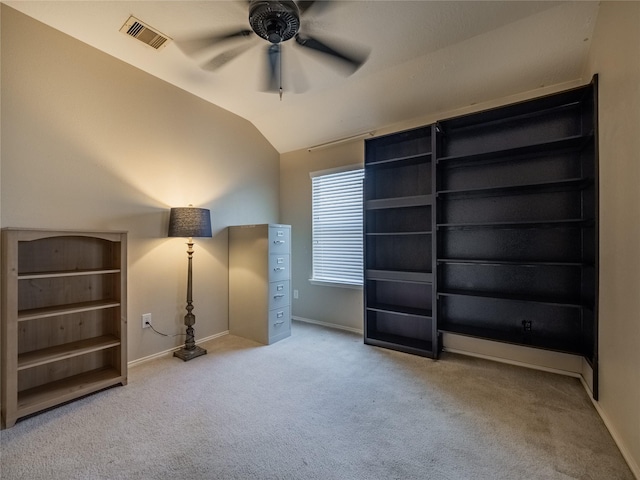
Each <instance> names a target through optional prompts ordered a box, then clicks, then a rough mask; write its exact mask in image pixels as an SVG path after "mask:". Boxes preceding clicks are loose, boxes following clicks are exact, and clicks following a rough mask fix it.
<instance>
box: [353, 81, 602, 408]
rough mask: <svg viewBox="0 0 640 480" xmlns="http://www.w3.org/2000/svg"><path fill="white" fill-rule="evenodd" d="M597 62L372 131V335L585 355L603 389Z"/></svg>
mask: <svg viewBox="0 0 640 480" xmlns="http://www.w3.org/2000/svg"><path fill="white" fill-rule="evenodd" d="M597 117H598V115H597V76H596V77H594V79H593V81H592V82H591V83H590V84H589V85H586V86H584V87H579V88H575V89H571V90H567V91H564V92H560V93H557V94H553V95H549V96H545V97H540V98H536V99H533V100H529V101H525V102H521V103H517V104H512V105H507V106H504V107H499V108H494V109H491V110H486V111H482V112H478V113H474V114H470V115H465V116H460V117H455V118H450V119H445V120H441V121H438V122H436V123H435V124H434V125H431V126H425V127H421V128H417V129H413V130H409V131H405V132H399V133H395V134H391V135H387V136H383V137H378V138H374V139H371V140H367V141H366V143H365V202H364V210H365V288H364V298H365V325H364V330H365V342H366V343H368V344H373V345H379V346H384V347H389V348H395V349H398V350H402V351H406V352H409V353H418V354H421V355H426V356H432V357H436V356H437V355H438V351H439V348H440V345H441V342H440V338H439V335H440V334H441V333H443V332H450V333H455V334H459V335H467V336H473V337H479V338H484V339H489V340H494V341H500V342H508V343H513V344H518V345H526V346H530V347H536V348H542V349H549V350H554V351H559V352H566V353H570V354H574V355H581V356H584V357H585V358H586V359H587V360H588V362H589V363H590V364H591V366H592V368H593V371H594V394H595V395H596V396H597V349H598V346H597V331H598V326H597V324H598V319H597V310H598V305H597V301H598V144H597V140H598V132H597Z"/></svg>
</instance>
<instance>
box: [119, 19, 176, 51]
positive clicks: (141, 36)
mask: <svg viewBox="0 0 640 480" xmlns="http://www.w3.org/2000/svg"><path fill="white" fill-rule="evenodd" d="M120 31H121V32H122V33H126V34H127V35H129V36H131V37H133V38H137V39H138V40H140V41H141V42H142V43H144V44H146V45H149V46H150V47H152V48H155V49H156V50H160V49H161V48H163V47H164V46H166V45H167V44H168V43H169V42H170V41H171V39H170V38H169V37H167V36H166V35H163V34H162V33H160V32H158V31H157V30H154V29H153V28H151V27H150V26H149V25H147V24H146V23H144V22H141V21H140V20H138V19H137V18H136V17H134V16H131V17H129V20H127V21H126V22H125V23H124V25H122V28H121V29H120Z"/></svg>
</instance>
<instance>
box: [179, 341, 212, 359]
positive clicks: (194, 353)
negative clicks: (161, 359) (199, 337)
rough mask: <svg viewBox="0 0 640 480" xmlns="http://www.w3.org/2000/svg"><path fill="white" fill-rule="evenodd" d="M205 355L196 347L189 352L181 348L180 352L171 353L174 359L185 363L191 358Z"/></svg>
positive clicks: (204, 351) (202, 350)
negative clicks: (176, 358)
mask: <svg viewBox="0 0 640 480" xmlns="http://www.w3.org/2000/svg"><path fill="white" fill-rule="evenodd" d="M206 354H207V351H206V350H205V349H204V348H202V347H198V346H197V345H196V346H195V347H194V348H192V349H191V350H187V349H186V348H181V349H180V350H177V351H175V352H173V356H174V357H178V358H181V359H182V360H184V361H185V362H188V361H189V360H191V359H192V358H196V357H199V356H201V355H206Z"/></svg>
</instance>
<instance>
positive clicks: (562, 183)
mask: <svg viewBox="0 0 640 480" xmlns="http://www.w3.org/2000/svg"><path fill="white" fill-rule="evenodd" d="M589 185H593V178H568V179H564V180H555V181H552V182H540V183H528V184H521V185H506V186H500V187H487V188H469V189H465V190H440V191H439V192H437V193H436V195H437V196H438V197H468V196H474V197H482V196H495V195H501V194H510V195H513V194H526V193H532V192H534V193H535V192H549V191H554V190H555V191H564V190H569V189H581V188H586V187H588V186H589Z"/></svg>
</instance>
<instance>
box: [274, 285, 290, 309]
mask: <svg viewBox="0 0 640 480" xmlns="http://www.w3.org/2000/svg"><path fill="white" fill-rule="evenodd" d="M286 305H291V298H290V295H289V280H283V281H281V282H272V283H270V284H269V310H273V309H274V308H279V307H283V306H286Z"/></svg>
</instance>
